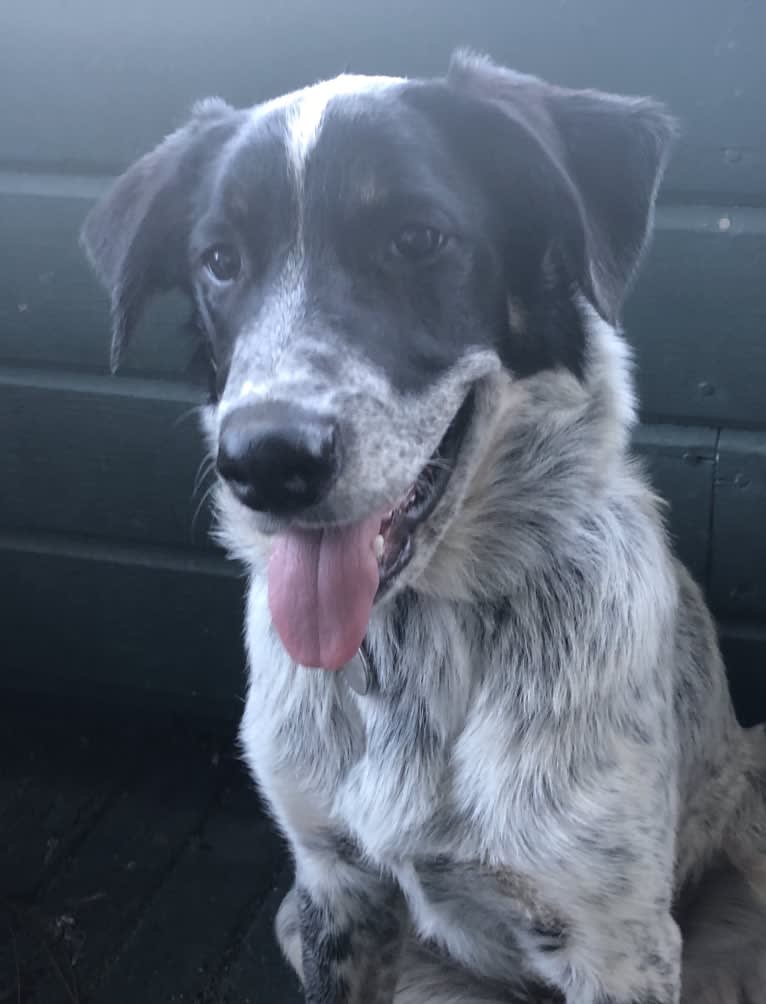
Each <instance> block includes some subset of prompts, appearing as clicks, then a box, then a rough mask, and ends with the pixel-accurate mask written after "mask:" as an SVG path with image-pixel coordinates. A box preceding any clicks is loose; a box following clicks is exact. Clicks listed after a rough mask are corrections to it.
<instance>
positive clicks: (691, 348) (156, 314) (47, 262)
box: [0, 0, 766, 719]
mask: <svg viewBox="0 0 766 1004" xmlns="http://www.w3.org/2000/svg"><path fill="white" fill-rule="evenodd" d="M764 38H766V7H765V6H764V5H763V4H761V3H757V2H750V0H676V2H675V3H673V4H667V3H665V2H660V0H648V2H644V3H641V4H637V3H635V2H634V0H587V2H586V0H582V2H578V3H574V2H571V0H569V2H567V0H558V2H551V3H537V4H530V3H528V2H522V0H485V2H483V3H481V4H474V5H468V4H464V3H459V2H457V0H450V2H447V0H423V2H421V3H419V4H416V5H413V4H411V3H410V2H409V0H389V2H387V3H385V4H380V5H378V6H377V7H375V6H373V5H371V4H360V3H352V2H350V0H344V2H341V0H325V2H324V3H322V4H316V3H313V2H310V0H283V2H282V3H281V5H279V4H277V3H252V2H250V0H229V2H227V3H225V4H224V5H218V6H216V5H210V4H209V3H207V2H206V3H202V2H201V0H164V2H160V3H157V2H156V0H133V2H132V3H131V4H125V5H122V6H119V7H118V5H116V4H101V5H97V4H93V3H92V2H90V0H70V2H69V3H67V4H66V5H61V4H60V3H59V2H57V0H24V2H23V3H22V2H20V0H6V2H5V4H4V6H3V14H2V31H0V94H2V95H3V101H2V102H0V233H1V234H2V238H3V255H2V258H3V267H2V269H0V450H1V451H2V456H3V477H2V481H1V482H0V591H2V595H3V604H4V614H5V616H4V626H5V634H6V640H5V645H4V658H3V661H2V666H1V670H0V671H1V672H2V682H3V684H4V685H8V686H23V687H30V688H34V687H44V688H46V689H51V688H53V689H56V688H59V689H60V688H65V689H67V690H69V691H72V690H78V689H82V690H83V691H94V692H95V691H98V692H104V693H117V694H119V693H122V692H123V691H124V690H126V689H127V690H133V691H138V692H140V693H142V694H145V695H146V698H147V700H149V699H151V700H164V699H169V700H171V701H180V700H183V701H186V702H189V703H190V704H192V705H193V704H195V703H196V704H200V705H202V706H208V705H209V704H210V703H211V702H212V703H214V704H215V703H216V702H219V703H220V704H221V706H222V707H225V706H227V704H228V706H231V707H234V706H235V705H234V703H233V700H232V695H236V694H239V693H241V690H242V682H243V676H242V667H241V663H242V656H241V644H240V627H239V619H240V614H241V592H242V583H241V581H240V579H239V578H238V576H237V570H236V569H234V568H232V567H231V566H229V565H227V564H226V563H225V562H224V561H223V559H222V558H221V556H220V555H219V554H218V553H217V552H216V551H215V550H214V549H213V548H212V546H211V545H210V543H209V541H208V539H207V537H206V529H207V523H208V516H207V511H206V508H205V506H204V504H201V498H202V495H203V494H204V489H205V487H206V484H207V482H206V481H205V480H204V478H203V479H202V483H201V485H197V484H196V482H197V475H198V470H199V464H200V461H201V459H202V453H201V448H200V444H199V439H198V436H197V431H196V427H195V420H194V414H193V409H194V407H195V406H196V404H198V402H199V400H200V389H199V387H197V386H196V385H195V384H194V383H193V382H191V379H190V377H189V365H190V362H191V359H190V346H189V345H188V343H187V342H186V341H185V340H184V339H183V338H182V337H181V336H180V335H179V334H178V332H177V321H178V319H179V317H180V316H181V314H180V307H179V304H178V303H177V302H175V301H173V300H172V299H169V300H168V301H166V302H162V303H159V304H158V305H156V306H155V307H154V308H153V309H152V310H151V311H150V313H149V315H148V316H147V318H146V319H145V321H144V323H143V325H142V328H141V332H140V334H139V337H138V339H137V344H136V348H135V351H134V352H132V353H131V355H130V357H129V358H128V359H127V360H126V366H125V369H124V371H123V372H122V373H121V375H120V376H119V377H117V378H113V377H110V376H109V375H108V374H107V369H106V361H107V337H108V336H107V329H108V321H107V309H106V301H105V298H104V296H103V294H102V292H101V290H100V289H99V288H98V287H97V285H96V283H95V280H94V279H93V277H92V276H91V275H90V273H89V271H88V270H87V268H86V266H85V263H84V262H83V260H82V257H81V254H80V252H79V249H78V247H77V231H78V228H79V225H80V223H81V221H82V218H83V216H84V214H85V212H86V211H87V209H88V206H89V205H90V204H91V203H92V201H93V199H94V198H96V196H97V195H98V193H99V192H100V191H102V190H103V187H104V186H105V185H106V184H107V183H108V180H109V178H110V177H112V176H113V175H114V174H116V173H117V172H118V171H120V170H121V169H122V168H123V167H124V166H126V165H127V163H129V162H130V161H131V160H132V159H133V158H134V157H136V156H138V155H139V154H140V153H142V152H144V151H145V150H146V149H147V148H149V147H150V146H152V145H153V144H154V143H156V142H157V141H158V140H159V138H160V137H161V136H162V135H164V134H165V133H166V132H168V131H169V130H170V129H172V128H174V127H175V126H176V125H178V124H179V123H180V122H181V121H183V119H184V117H185V115H186V113H187V110H188V108H189V106H190V105H191V103H192V102H193V101H194V100H195V99H196V98H198V97H201V96H205V95H208V94H218V95H221V96H223V97H225V98H227V99H229V100H230V101H232V102H233V103H235V104H249V103H252V102H254V101H256V100H258V99H261V98H264V97H267V96H270V95H273V94H276V93H279V92H282V91H284V90H287V89H290V88H293V87H295V86H298V85H301V84H303V83H305V82H307V81H311V80H314V79H317V78H319V77H322V76H327V75H331V74H334V73H335V72H338V71H339V70H341V69H344V68H347V69H355V70H362V71H374V72H405V73H409V74H420V73H423V74H428V73H439V72H442V71H443V69H444V67H445V66H446V62H447V59H448V56H449V53H450V51H451V50H452V49H453V48H454V47H455V46H456V45H458V44H469V45H472V46H474V47H476V48H479V49H482V50H485V51H488V52H491V53H492V55H493V56H494V57H495V58H496V59H498V60H500V61H504V62H506V63H508V64H510V65H514V66H515V67H517V68H519V69H522V70H527V71H531V72H537V73H540V74H542V75H546V76H549V77H551V78H554V79H556V80H558V81H560V82H562V83H566V84H570V85H573V86H580V85H581V86H596V87H602V88H606V89H614V90H620V91H625V92H633V93H646V94H653V95H655V96H656V97H659V98H662V99H664V100H665V101H667V102H668V104H669V105H670V106H671V108H672V109H673V110H674V111H675V112H676V114H677V115H678V116H679V118H680V119H681V124H682V130H683V139H682V141H681V143H680V145H679V148H678V150H677V152H676V156H675V158H674V160H673V163H672V166H671V169H670V171H669V173H668V176H667V179H666V183H665V185H664V187H663V190H662V196H661V205H660V208H659V210H658V214H657V234H656V239H655V242H654V245H653V248H652V251H651V254H650V256H649V258H648V260H647V263H646V267H645V270H644V273H643V276H642V278H641V280H640V282H639V284H638V285H637V287H636V289H635V290H634V292H633V294H632V296H631V299H630V302H629V305H628V310H627V318H626V321H627V329H628V334H629V336H630V340H631V341H632V343H633V345H634V347H635V351H636V358H637V366H638V383H639V389H640V393H641V400H642V418H643V424H642V427H641V429H640V430H639V433H638V436H637V447H638V449H639V450H640V451H641V452H642V453H643V455H645V456H646V457H647V459H648V462H649V465H650V468H651V470H652V474H653V477H654V479H655V483H656V485H657V487H658V489H659V491H660V492H661V493H662V494H664V495H665V496H666V497H667V498H668V500H669V502H670V506H671V510H670V511H671V528H672V532H673V535H674V538H675V540H676V542H677V546H678V549H679V552H680V554H681V555H682V557H683V559H684V560H685V561H686V562H687V564H688V565H689V567H690V568H691V569H692V571H693V572H694V574H695V576H696V577H697V578H698V579H699V580H700V581H701V582H702V583H703V584H704V585H705V587H706V589H707V590H708V594H709V596H710V598H711V601H712V603H713V605H714V608H715V610H716V613H717V614H718V615H719V617H720V618H721V624H722V630H723V633H724V637H725V639H726V644H727V652H728V653H729V654H730V658H731V665H732V674H733V685H734V688H735V692H736V693H737V695H738V697H739V699H740V704H741V707H742V708H743V709H744V711H743V714H744V715H745V717H747V718H749V719H752V718H754V717H758V716H759V715H761V714H763V715H764V716H766V693H765V691H766V684H765V683H764V677H765V676H766V671H764V670H760V669H759V666H758V662H759V660H761V666H762V665H763V660H762V656H763V647H762V645H763V638H764V631H763V625H764V623H766V520H765V519H764V512H765V511H766V446H764V444H765V443H766V432H765V431H764V430H765V429H766V337H765V336H766V283H764V274H765V272H766V114H764V112H765V111H766V109H765V108H764V104H765V102H766V99H765V97H764V95H766V61H764V59H763V56H762V44H763V39H764ZM195 487H196V490H195ZM198 510H199V511H198ZM759 702H761V703H759Z"/></svg>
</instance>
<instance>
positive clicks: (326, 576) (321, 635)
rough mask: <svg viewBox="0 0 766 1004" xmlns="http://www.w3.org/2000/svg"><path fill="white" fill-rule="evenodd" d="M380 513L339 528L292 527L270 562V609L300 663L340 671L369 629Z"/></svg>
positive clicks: (289, 650) (287, 644) (292, 654)
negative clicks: (312, 528) (296, 528)
mask: <svg viewBox="0 0 766 1004" xmlns="http://www.w3.org/2000/svg"><path fill="white" fill-rule="evenodd" d="M380 520H381V517H380V515H378V516H371V517H370V518H369V519H366V520H364V521H362V522H361V523H355V524H354V525H353V526H347V527H342V528H341V529H337V530H291V531H289V532H288V533H285V534H282V535H280V536H279V537H278V538H277V541H276V544H275V546H274V550H273V551H272V554H271V559H270V561H269V607H270V608H271V617H272V620H273V622H274V626H275V627H276V629H277V632H278V633H279V637H280V638H281V639H282V644H283V645H284V646H285V648H286V649H287V651H288V653H289V654H290V656H291V657H292V658H293V659H294V660H295V661H296V662H297V663H299V664H300V665H301V666H312V667H319V668H322V669H340V668H341V667H342V666H344V665H345V664H346V663H347V662H348V661H349V660H350V659H352V658H353V657H354V655H355V654H356V651H357V649H358V648H359V646H360V645H361V644H362V641H363V640H364V636H365V634H366V632H367V624H368V623H369V620H370V614H371V612H372V604H373V600H374V599H375V593H376V592H377V589H378V562H377V559H376V557H375V551H374V540H375V536H376V535H377V533H378V529H379V527H380Z"/></svg>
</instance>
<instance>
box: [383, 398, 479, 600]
mask: <svg viewBox="0 0 766 1004" xmlns="http://www.w3.org/2000/svg"><path fill="white" fill-rule="evenodd" d="M474 405H475V393H474V391H473V390H471V391H470V392H469V393H468V395H467V397H466V398H465V400H464V401H463V403H462V405H461V406H460V409H459V411H458V412H457V414H456V415H455V417H454V418H453V420H452V422H451V423H450V426H449V428H448V429H447V431H446V433H445V434H444V437H443V438H442V441H441V442H440V443H439V445H438V447H437V448H436V451H435V452H434V453H433V455H432V456H431V459H430V460H429V461H428V463H427V464H426V466H425V467H424V468H423V470H422V471H421V472H420V474H419V475H418V476H417V478H416V479H415V481H414V482H413V483H412V485H410V488H409V490H408V491H407V493H406V494H405V496H404V497H403V499H402V501H401V502H399V503H398V505H396V506H394V508H393V509H390V510H389V511H388V512H387V513H386V515H385V516H384V517H383V519H382V520H381V523H380V530H379V532H378V535H377V537H376V538H375V553H376V555H377V558H378V569H379V572H380V584H379V586H378V596H380V595H382V594H383V593H384V592H385V591H386V589H388V587H389V586H390V585H391V583H392V582H393V580H394V579H395V578H396V576H397V575H399V573H400V572H401V571H402V570H403V569H404V568H406V567H407V565H408V564H409V563H410V561H411V560H412V556H413V553H414V544H413V536H414V533H415V530H416V529H417V528H418V526H420V525H421V524H422V523H424V522H425V521H426V520H427V519H428V518H429V516H431V514H432V513H433V511H434V509H435V508H436V506H437V505H438V503H439V501H440V499H441V498H442V497H443V495H444V493H445V491H446V490H447V485H448V484H449V481H450V478H451V477H452V473H453V471H454V469H455V466H456V463H457V458H458V455H459V453H460V448H461V446H462V445H463V440H464V438H465V435H466V432H467V431H468V427H469V426H470V424H471V418H472V416H473V411H474Z"/></svg>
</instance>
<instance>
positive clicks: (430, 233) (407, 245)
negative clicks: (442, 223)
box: [391, 224, 447, 262]
mask: <svg viewBox="0 0 766 1004" xmlns="http://www.w3.org/2000/svg"><path fill="white" fill-rule="evenodd" d="M446 241H447V238H446V237H445V236H444V234H443V233H441V231H439V230H436V228H435V227H424V226H418V225H416V224H412V225H410V226H407V227H404V228H403V229H402V230H400V231H399V233H398V234H397V235H396V237H395V238H394V239H393V241H392V243H391V250H392V251H393V253H394V254H395V255H396V257H398V258H403V259H404V260H405V261H408V262H419V261H424V260H425V259H427V258H431V257H433V255H435V254H436V252H437V251H440V250H441V249H442V248H443V247H444V245H445V243H446Z"/></svg>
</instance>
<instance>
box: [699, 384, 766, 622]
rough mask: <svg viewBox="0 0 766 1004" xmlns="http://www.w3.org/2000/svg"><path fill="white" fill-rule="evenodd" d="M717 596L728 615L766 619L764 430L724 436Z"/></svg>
mask: <svg viewBox="0 0 766 1004" xmlns="http://www.w3.org/2000/svg"><path fill="white" fill-rule="evenodd" d="M764 394H766V387H764ZM711 593H712V596H713V600H714V602H715V604H716V606H717V608H718V609H719V610H721V611H722V612H723V613H736V614H738V615H740V616H743V617H756V618H760V619H766V435H764V434H763V433H762V432H746V433H738V432H734V431H732V430H729V429H726V430H724V431H723V432H722V433H721V439H720V444H719V461H718V471H717V477H716V484H715V499H714V506H713V537H712V578H711Z"/></svg>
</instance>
